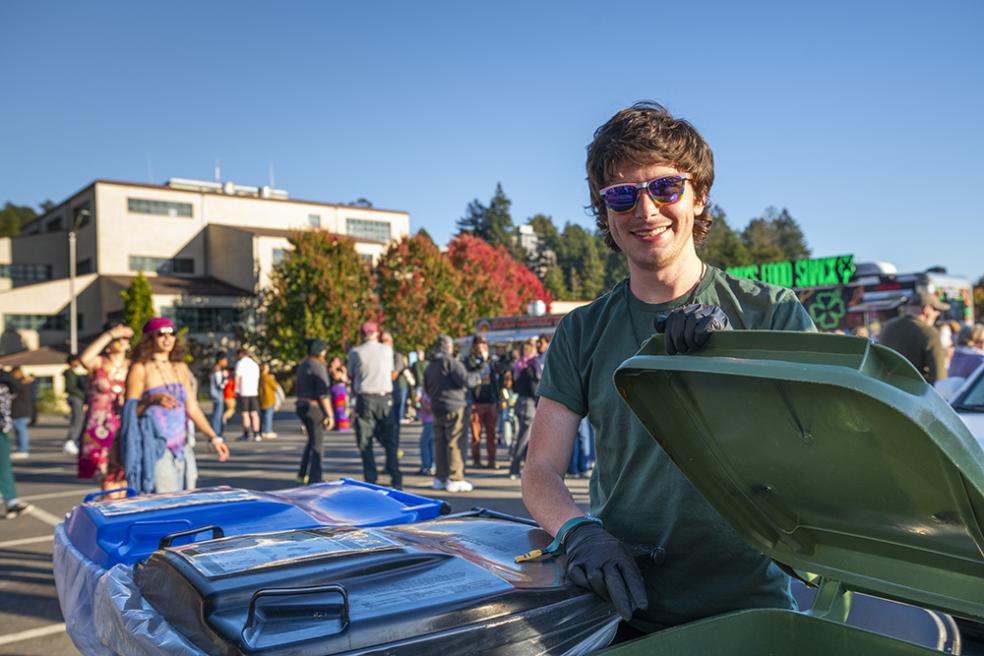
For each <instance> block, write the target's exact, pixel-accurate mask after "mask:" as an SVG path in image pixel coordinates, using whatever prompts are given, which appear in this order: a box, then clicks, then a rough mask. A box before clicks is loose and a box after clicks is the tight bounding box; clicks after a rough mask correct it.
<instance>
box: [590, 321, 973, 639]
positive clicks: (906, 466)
mask: <svg viewBox="0 0 984 656" xmlns="http://www.w3.org/2000/svg"><path fill="white" fill-rule="evenodd" d="M615 384H616V387H617V388H618V390H619V392H620V393H621V395H622V397H623V398H624V399H625V400H626V402H627V403H628V404H629V406H630V407H631V408H632V410H633V412H634V413H635V414H636V416H637V417H638V418H639V420H640V421H641V422H642V424H643V425H644V426H645V427H646V429H647V430H648V431H649V432H650V433H651V434H652V435H653V437H654V438H655V439H656V440H657V441H658V442H659V444H660V446H661V447H662V448H663V449H664V450H665V451H666V452H667V454H668V455H669V456H670V457H671V458H672V459H673V461H674V462H675V463H676V465H677V466H678V467H679V468H680V470H681V471H682V472H683V473H684V474H685V475H686V476H687V477H688V478H689V479H690V480H691V482H693V484H694V485H695V486H696V487H697V488H698V490H700V492H701V493H702V494H703V495H704V497H705V498H707V500H708V501H709V502H710V503H711V504H712V505H714V506H715V508H717V510H718V511H719V512H720V513H721V515H722V516H723V517H724V518H725V519H727V520H728V521H729V522H730V523H731V524H732V525H733V526H734V527H735V528H736V529H737V530H738V532H739V533H740V534H741V535H742V536H743V537H744V538H745V539H746V540H747V541H748V542H749V543H750V544H751V545H753V546H754V547H755V548H756V549H759V550H760V551H762V552H763V553H765V554H766V555H768V556H769V557H771V558H772V559H773V560H775V561H777V562H779V563H781V564H783V565H785V566H786V567H787V568H792V569H794V570H796V571H798V572H812V573H815V574H817V575H819V577H820V581H821V586H820V590H819V592H818V595H817V602H816V604H815V606H814V608H813V609H812V610H810V611H807V612H794V611H787V610H776V609H752V610H744V611H739V612H735V613H729V614H726V615H720V616H717V617H711V618H707V619H704V620H700V621H697V622H693V623H690V624H686V625H682V626H678V627H674V628H671V629H668V630H665V631H662V632H659V633H655V634H652V635H649V636H646V637H644V638H640V639H638V640H635V641H632V642H627V643H625V644H622V645H618V646H615V647H612V648H611V649H609V650H608V651H606V652H605V653H606V654H681V655H686V654H701V655H705V656H713V655H715V654H729V655H742V654H756V655H759V654H796V655H797V656H809V655H810V654H859V655H860V654H866V655H877V654H927V653H939V652H935V651H933V650H930V649H927V648H925V647H920V646H917V645H913V644H910V643H907V642H903V641H901V640H897V639H895V638H891V637H888V636H885V635H880V634H877V633H873V632H869V631H865V630H862V629H858V628H855V627H851V626H848V625H847V624H845V623H844V622H843V618H844V617H845V616H846V612H845V605H846V604H847V603H849V602H848V593H849V591H857V592H862V593H865V594H869V595H873V596H877V597H882V598H886V599H891V600H895V601H900V602H904V603H908V604H912V605H916V606H921V607H924V608H928V609H934V610H937V611H942V612H944V613H949V614H952V615H956V616H959V617H964V618H969V619H972V620H975V621H981V620H982V619H984V528H982V523H984V452H982V450H981V447H980V446H979V445H978V443H977V442H976V440H975V439H974V437H973V436H972V435H971V434H970V432H969V431H968V430H967V428H966V426H965V425H964V424H963V422H962V421H961V420H960V418H959V417H958V416H957V415H956V413H954V412H953V410H952V409H951V408H950V406H949V405H948V404H947V403H946V402H945V401H944V400H943V399H942V398H941V397H940V396H939V395H938V394H937V393H936V391H935V390H934V389H933V388H932V387H931V386H929V385H927V384H926V382H925V381H924V380H923V378H922V376H921V375H920V374H919V372H917V371H916V370H915V368H914V367H913V366H912V365H911V364H909V362H908V361H906V360H905V359H904V358H902V356H900V355H899V354H898V353H896V352H895V351H892V350H891V349H888V348H885V347H882V346H879V345H876V344H873V343H871V342H870V341H868V340H866V339H862V338H855V337H844V336H837V335H822V334H811V333H793V332H773V331H732V332H724V333H717V334H715V335H713V336H712V338H711V339H710V341H709V342H708V345H707V347H706V348H705V349H703V350H701V351H699V352H697V353H694V354H690V355H675V356H667V355H665V353H664V346H663V341H662V337H661V336H659V335H656V336H653V337H652V338H651V339H650V340H648V341H647V342H646V343H645V344H644V345H643V347H642V349H641V350H640V352H639V353H638V354H637V355H635V356H633V357H632V358H630V359H628V360H626V361H625V362H624V363H623V364H622V366H621V367H620V368H619V369H618V370H617V371H616V373H615Z"/></svg>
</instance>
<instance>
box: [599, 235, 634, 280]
mask: <svg viewBox="0 0 984 656" xmlns="http://www.w3.org/2000/svg"><path fill="white" fill-rule="evenodd" d="M595 239H596V240H597V241H598V244H599V248H602V249H604V250H605V251H606V252H607V255H606V256H605V289H606V290H608V289H611V288H612V287H614V286H615V285H616V284H618V283H619V282H621V281H622V280H625V279H626V278H628V277H629V262H628V260H626V259H625V254H624V253H622V252H620V251H613V250H609V249H608V247H607V246H606V245H605V241H604V239H602V237H601V235H600V234H595Z"/></svg>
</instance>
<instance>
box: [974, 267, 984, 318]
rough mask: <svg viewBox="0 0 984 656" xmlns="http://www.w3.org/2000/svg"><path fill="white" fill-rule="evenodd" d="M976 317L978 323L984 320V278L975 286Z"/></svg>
mask: <svg viewBox="0 0 984 656" xmlns="http://www.w3.org/2000/svg"><path fill="white" fill-rule="evenodd" d="M974 315H975V316H976V317H977V319H976V320H977V321H980V320H981V319H982V318H984V276H981V277H980V280H978V281H977V283H976V284H975V285H974Z"/></svg>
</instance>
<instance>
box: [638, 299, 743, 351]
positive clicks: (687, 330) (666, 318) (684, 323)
mask: <svg viewBox="0 0 984 656" xmlns="http://www.w3.org/2000/svg"><path fill="white" fill-rule="evenodd" d="M653 328H655V329H656V332H658V333H663V334H664V337H665V339H664V344H665V345H666V353H667V355H676V354H677V353H690V352H691V351H696V350H697V349H699V348H701V347H702V346H704V344H706V343H707V338H708V337H710V336H711V333H712V332H715V331H717V330H731V322H730V321H728V315H726V314H725V313H724V310H722V309H721V308H719V307H718V306H716V305H697V304H696V303H693V304H691V305H683V306H680V307H678V308H676V309H674V310H673V311H672V312H670V313H669V314H661V315H659V316H658V317H656V321H655V322H654V323H653Z"/></svg>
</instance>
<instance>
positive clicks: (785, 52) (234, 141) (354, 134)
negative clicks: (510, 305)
mask: <svg viewBox="0 0 984 656" xmlns="http://www.w3.org/2000/svg"><path fill="white" fill-rule="evenodd" d="M0 26H2V27H3V38H2V39H0V88H2V90H3V101H2V102H0V153H2V156H0V202H3V201H6V200H11V201H13V202H15V203H18V204H31V205H36V204H37V203H39V202H40V201H42V200H44V199H46V198H50V199H53V200H56V201H58V200H62V199H63V198H65V197H66V196H67V195H68V194H70V193H72V192H74V191H75V190H77V189H79V188H81V187H83V186H84V185H86V184H87V183H88V182H89V181H91V180H93V179H94V178H100V177H101V178H116V179H124V180H132V181H138V182H144V181H148V180H151V181H154V182H163V181H164V180H165V179H167V178H168V177H172V176H174V177H197V178H205V179H211V178H212V174H213V167H214V165H215V160H216V158H221V161H222V174H223V176H222V177H223V178H224V179H231V180H234V181H236V182H240V183H243V184H264V183H266V181H267V178H268V170H269V167H270V164H271V163H272V164H273V167H274V170H275V175H276V183H277V186H279V187H282V188H286V189H287V190H288V191H289V192H290V194H291V195H292V196H294V197H298V198H305V199H315V200H325V201H338V202H348V201H352V200H354V199H356V198H359V197H365V198H368V199H370V200H371V201H372V202H373V203H374V204H375V205H376V206H377V207H383V208H393V209H402V210H407V211H409V212H410V213H411V226H412V228H413V229H414V230H415V229H417V228H420V227H424V228H426V229H427V230H428V232H430V233H431V234H432V235H433V236H434V237H435V239H436V240H437V241H438V242H440V243H444V242H446V241H447V239H448V238H449V237H450V236H451V235H452V233H453V231H454V222H455V220H456V219H457V218H458V217H460V216H461V215H462V213H463V212H464V210H465V206H466V205H467V204H468V202H469V201H470V200H472V199H473V198H476V197H477V198H479V199H481V200H483V201H486V200H488V198H489V197H490V196H491V194H492V191H493V189H494V187H495V184H496V182H500V181H501V182H502V185H503V187H504V189H505V191H506V194H507V195H508V196H509V197H510V198H511V199H512V200H513V217H514V219H515V220H517V222H521V221H523V220H525V219H526V218H527V217H529V216H531V215H533V214H535V213H537V212H543V213H546V214H549V215H551V216H552V217H553V218H554V221H555V222H556V223H558V225H563V223H564V222H567V221H572V222H578V223H582V224H584V225H591V219H590V218H589V217H588V216H587V215H586V213H585V211H584V206H585V205H586V204H587V191H586V186H585V183H584V149H585V146H586V144H587V143H588V141H589V140H590V138H591V134H592V132H593V130H594V129H595V128H596V127H597V126H598V125H600V124H601V123H603V122H604V121H605V120H606V119H607V118H608V117H609V116H610V115H611V114H612V113H613V112H614V111H615V110H617V109H618V108H620V107H623V106H626V105H628V104H631V103H632V102H634V101H636V100H640V99H652V100H657V101H660V102H662V103H664V104H666V105H667V106H668V107H669V108H670V109H671V111H673V112H674V113H677V114H679V115H681V116H683V117H685V118H688V119H690V120H691V121H693V122H694V123H695V124H696V125H697V127H698V129H700V130H701V131H702V133H703V134H704V136H705V137H706V138H707V139H708V141H709V142H710V143H711V146H712V147H713V149H714V152H715V156H716V160H717V183H716V184H715V185H714V188H713V190H712V197H713V199H714V200H715V201H716V202H717V203H718V204H719V205H721V206H722V207H723V208H724V209H725V211H726V212H727V214H728V217H729V220H730V222H731V223H732V225H733V226H735V227H737V228H741V227H742V226H744V225H745V224H746V223H747V221H748V220H749V219H750V218H752V217H754V216H756V215H759V214H760V213H761V212H762V211H763V210H764V209H765V208H766V207H767V206H769V205H774V206H777V207H787V208H788V209H789V211H790V212H791V214H792V215H793V216H794V217H795V218H796V219H797V220H798V221H799V222H800V224H801V225H802V227H803V229H804V231H805V233H806V235H807V238H808V241H809V243H810V246H811V247H812V248H813V251H814V253H815V254H816V255H836V254H842V253H854V254H855V255H856V256H857V257H858V258H859V259H860V260H872V259H879V260H889V261H892V262H894V263H895V264H896V265H898V267H899V269H900V270H916V269H922V268H925V267H928V266H932V265H937V264H939V265H944V266H948V267H949V269H950V271H951V272H954V273H962V274H965V275H969V276H973V277H974V278H975V279H976V278H977V277H978V276H980V275H982V274H984V255H982V252H984V211H982V207H984V200H982V199H981V198H980V195H979V194H980V191H981V189H982V188H984V127H982V121H984V36H982V35H984V2H981V1H980V0H963V1H959V0H953V1H946V0H944V1H941V2H935V3H926V2H909V1H884V2H879V1H872V2H857V1H850V2H848V1H843V2H842V1H840V0H837V1H833V2H812V3H794V2H789V1H788V0H783V1H781V2H762V3H756V2H747V3H746V2H704V3H699V6H698V3H685V2H659V3H656V2H650V3H640V2H628V3H617V2H609V3H597V2H595V3H588V2H543V3H529V2H503V1H500V2H495V3H491V2H489V3H466V2H427V3H425V2H395V1H394V2H386V3H383V2H349V3H344V4H343V3H340V2H288V3H274V2H266V3H260V2H166V3H160V2H157V3H145V2H94V3H90V2H60V3H53V2H6V3H3V4H2V5H0Z"/></svg>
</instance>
